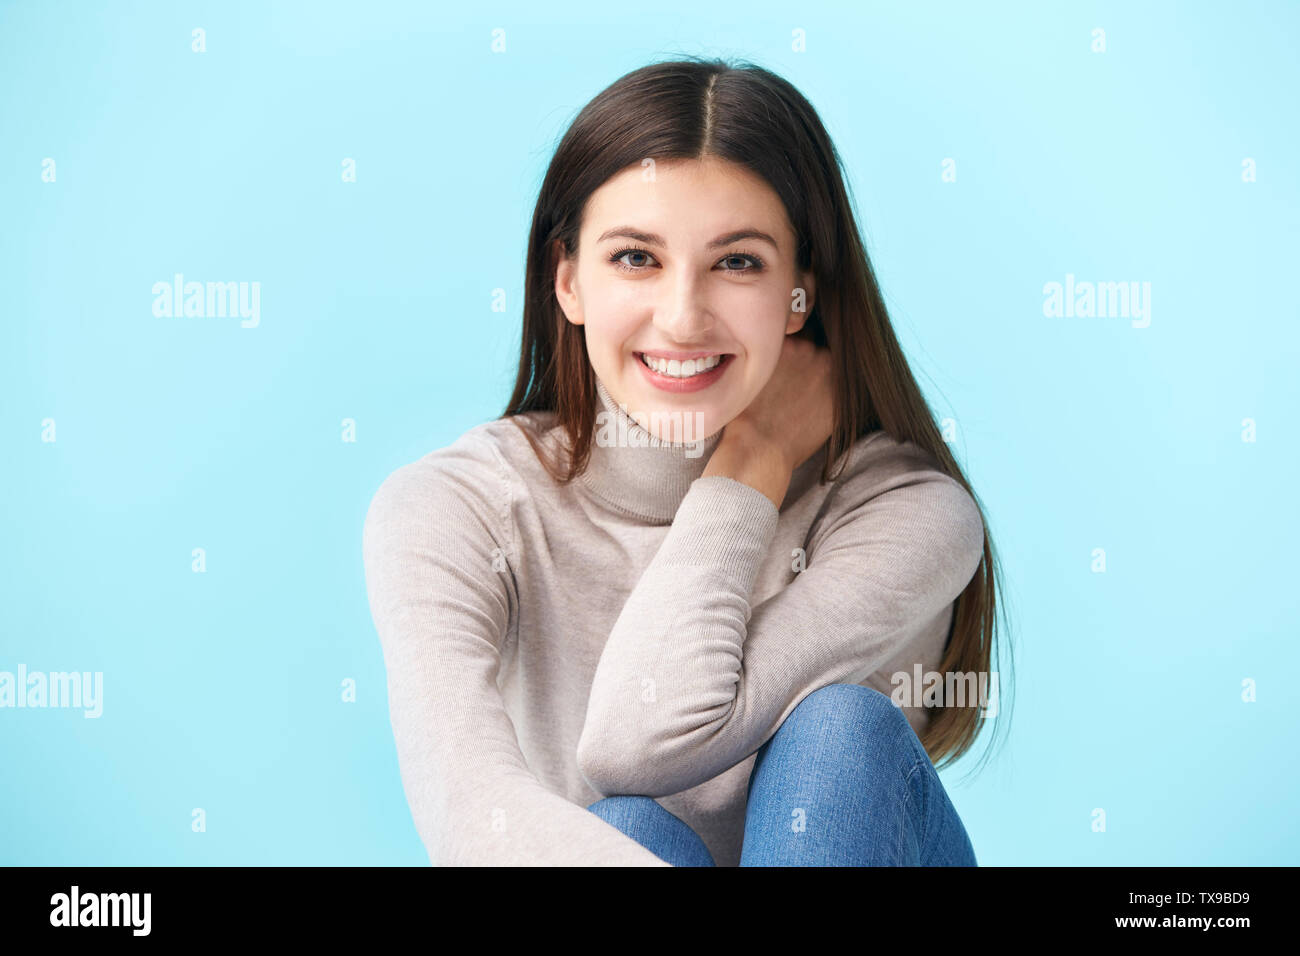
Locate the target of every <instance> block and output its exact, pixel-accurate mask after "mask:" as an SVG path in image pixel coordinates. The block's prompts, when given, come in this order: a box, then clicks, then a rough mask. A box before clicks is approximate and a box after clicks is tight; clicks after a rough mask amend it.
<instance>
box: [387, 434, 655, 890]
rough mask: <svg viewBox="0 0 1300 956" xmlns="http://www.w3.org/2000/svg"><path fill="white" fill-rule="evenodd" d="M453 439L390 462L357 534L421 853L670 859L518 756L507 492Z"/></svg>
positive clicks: (502, 858)
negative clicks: (508, 639) (394, 465)
mask: <svg viewBox="0 0 1300 956" xmlns="http://www.w3.org/2000/svg"><path fill="white" fill-rule="evenodd" d="M463 447H464V446H463V445H462V446H456V445H453V446H451V450H448V449H444V450H443V451H442V452H435V453H434V455H432V456H426V457H425V458H424V459H422V460H421V461H418V462H414V463H412V464H409V465H405V466H403V467H402V468H399V469H397V470H396V471H395V472H393V474H391V475H390V476H389V477H388V478H387V479H386V480H385V481H384V482H383V484H382V485H381V486H380V488H379V490H378V491H377V492H376V494H375V496H374V498H373V500H372V501H371V504H370V508H369V510H368V512H367V514H366V519H365V526H364V531H363V552H364V561H365V575H366V589H367V592H368V595H369V600H370V608H371V614H372V616H373V618H374V622H375V627H376V629H377V631H378V633H379V638H380V642H381V644H382V647H383V655H384V663H385V666H386V668H387V673H388V699H389V710H390V716H391V720H392V726H393V735H394V738H395V740H396V744H397V756H398V763H399V767H400V772H401V778H402V783H403V787H404V789H405V791H406V797H407V801H408V803H409V804H410V808H411V814H412V817H413V819H414V821H415V826H416V829H417V831H418V832H419V835H420V838H421V840H422V841H423V842H424V845H425V848H426V850H427V851H428V854H429V859H430V861H431V862H432V863H433V864H434V865H436V866H447V865H452V866H455V865H469V866H511V865H528V866H539V865H540V866H591V865H620V866H667V865H668V864H667V863H666V862H665V861H663V860H661V859H660V858H659V857H657V856H655V855H654V854H653V853H651V852H650V851H649V850H647V849H645V848H644V847H642V846H641V845H640V844H639V843H637V842H636V841H635V840H632V839H631V838H629V837H628V836H626V835H624V834H623V833H622V832H621V831H620V830H618V829H617V828H615V827H613V826H611V825H610V824H608V823H606V822H605V821H604V820H602V819H601V818H599V817H598V816H596V815H595V814H594V813H592V812H590V811H589V810H587V809H586V808H585V807H582V806H578V805H577V804H575V803H572V802H570V801H568V800H566V799H565V798H564V797H562V796H561V795H559V794H556V793H554V792H552V791H550V790H549V789H547V788H546V787H545V786H544V785H543V784H542V783H541V782H540V781H539V780H538V779H537V778H536V777H535V776H534V775H533V774H532V772H531V771H530V770H529V769H528V766H527V764H526V763H525V760H524V757H523V755H522V753H521V752H520V749H519V744H518V738H517V737H516V735H515V731H514V726H513V725H512V723H511V721H510V717H509V716H508V714H507V713H506V710H505V708H504V705H503V702H502V698H501V695H500V693H499V691H498V690H497V683H496V679H497V671H498V667H499V665H500V649H501V644H502V640H503V638H504V637H505V635H506V634H507V629H508V627H509V608H510V606H511V603H510V602H511V600H512V589H511V585H510V583H509V581H510V574H511V571H510V568H509V566H508V565H507V564H506V563H505V562H504V561H503V558H504V557H505V556H507V555H510V544H511V541H510V537H509V533H508V531H503V530H502V529H503V528H505V527H507V526H506V524H505V518H507V517H508V512H507V510H506V505H505V502H506V501H507V500H508V499H507V498H506V495H507V492H506V491H505V486H504V484H503V482H502V480H501V476H500V475H499V474H496V473H495V472H493V471H490V470H488V469H489V468H490V467H492V462H491V461H490V460H488V461H484V460H483V459H484V453H483V452H481V451H480V452H475V453H474V454H468V453H466V452H464V451H463V450H462V451H460V452H457V451H456V449H458V448H461V449H463ZM488 457H489V458H490V456H488Z"/></svg>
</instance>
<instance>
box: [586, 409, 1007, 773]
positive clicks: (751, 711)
mask: <svg viewBox="0 0 1300 956" xmlns="http://www.w3.org/2000/svg"><path fill="white" fill-rule="evenodd" d="M862 441H863V446H864V447H863V454H864V456H865V462H864V463H863V467H861V468H860V469H858V470H856V472H855V473H854V474H853V475H851V476H850V477H848V478H844V479H842V480H843V483H842V484H841V485H839V486H838V487H837V488H836V489H835V490H834V491H833V492H832V496H831V498H830V501H829V505H828V507H829V510H828V511H827V513H826V514H825V515H824V517H823V520H822V521H821V523H820V524H819V525H818V526H817V527H816V529H815V531H814V533H813V535H812V537H811V539H810V541H809V545H808V554H807V563H806V567H805V568H804V569H803V570H802V571H800V572H799V573H798V574H797V575H796V576H795V578H794V580H793V581H792V582H791V583H790V584H788V585H786V586H785V587H784V588H782V589H781V590H780V591H779V592H777V593H776V594H775V595H773V596H772V597H770V598H768V599H767V600H766V601H763V602H762V603H761V604H758V605H757V606H756V607H751V605H750V595H751V590H752V588H753V586H754V581H755V578H756V576H757V574H758V571H759V568H760V567H761V566H762V564H763V563H764V562H765V561H767V560H769V559H771V558H773V557H774V556H773V555H772V554H771V547H772V543H773V539H774V536H775V532H776V526H777V518H778V514H779V513H778V510H777V508H776V506H775V505H774V504H773V503H772V501H771V500H770V499H768V498H767V497H766V496H765V495H764V494H763V493H762V492H760V491H758V490H757V489H755V488H752V487H750V486H749V485H746V484H744V483H742V482H739V481H736V480H735V479H732V478H730V477H725V476H721V475H710V476H706V477H701V478H698V479H696V480H695V482H694V483H692V485H691V487H690V490H689V491H688V492H687V493H686V496H685V498H684V499H683V500H682V502H681V505H680V506H679V508H678V510H677V513H676V516H675V517H674V519H673V523H672V527H671V528H670V529H669V531H668V534H667V535H666V537H665V538H664V541H663V543H662V544H661V546H660V548H659V551H658V552H657V553H656V555H655V557H654V558H653V560H652V561H651V562H650V564H649V566H648V567H647V568H646V571H645V572H644V574H643V575H642V577H641V578H640V580H639V581H638V583H637V585H636V587H635V588H634V589H633V591H632V594H631V595H630V596H629V598H628V601H627V603H626V604H625V605H624V607H623V610H622V612H621V614H620V616H619V617H618V619H617V620H616V622H615V624H614V628H613V630H612V632H611V633H610V636H609V639H608V641H607V643H606V645H605V647H604V649H603V651H602V654H601V658H600V661H599V663H598V665H597V669H596V674H595V678H594V682H593V688H592V692H591V697H590V700H589V703H588V709H587V715H586V719H585V723H584V725H583V732H582V737H581V739H580V741H579V744H578V766H579V769H580V771H581V772H582V773H583V775H584V776H585V777H586V778H587V780H588V782H589V783H590V784H591V786H592V787H593V788H594V789H595V790H596V791H597V792H598V793H601V794H606V795H608V794H614V793H637V794H645V795H647V796H665V795H669V794H674V793H678V792H680V791H682V790H686V789H688V788H690V787H693V786H696V785H698V784H700V783H703V782H704V781H706V780H710V779H712V778H713V777H715V776H717V775H718V774H720V773H722V772H724V771H726V770H728V769H729V768H731V767H732V766H734V765H735V764H737V763H739V762H740V761H741V760H743V759H745V758H746V757H748V756H749V755H750V754H752V753H754V752H755V751H756V750H758V748H759V747H761V746H762V745H763V744H764V743H765V742H767V740H769V739H770V738H771V737H772V735H773V734H774V733H776V731H777V729H778V728H779V727H780V726H781V723H782V722H783V721H784V720H785V718H786V717H787V716H788V715H789V714H790V713H791V711H793V710H794V708H795V707H796V706H797V705H798V704H799V702H800V701H801V700H803V698H804V697H806V696H807V695H808V694H810V693H812V692H813V691H814V690H817V689H818V688H821V687H824V686H826V685H828V684H832V683H860V682H861V681H863V680H865V679H866V678H867V677H869V676H870V675H871V674H873V673H874V672H875V671H876V670H878V669H879V668H880V667H881V666H882V665H883V664H885V663H886V662H888V661H889V660H890V659H892V658H894V657H895V656H896V655H897V653H898V652H899V650H900V648H901V647H902V646H904V645H905V643H906V642H907V641H909V640H910V639H912V637H913V636H915V635H916V634H918V633H919V632H920V631H921V629H923V628H925V627H926V626H928V625H930V624H931V623H932V622H933V620H934V618H935V617H936V615H938V614H939V613H940V612H941V611H943V610H944V609H945V608H947V606H948V605H950V604H951V603H952V602H953V600H954V599H955V598H956V597H957V596H958V595H959V594H960V593H961V592H962V591H963V590H964V589H965V587H966V585H967V584H968V583H969V582H970V580H971V577H972V576H973V575H974V573H975V571H976V569H977V568H978V566H979V562H980V560H981V558H982V555H983V548H984V525H983V520H982V518H981V516H980V512H979V509H978V507H977V505H976V503H975V501H974V499H973V498H972V497H971V496H970V494H969V493H968V492H967V491H966V489H965V488H963V487H962V486H961V484H960V483H958V482H957V481H955V480H954V479H952V478H951V477H949V476H948V475H946V474H944V473H943V472H942V471H939V470H938V468H937V462H934V461H933V458H932V457H931V456H929V455H928V453H925V452H923V451H922V450H921V449H919V448H917V447H916V446H915V445H912V444H911V443H898V442H894V441H893V440H892V439H890V438H889V437H888V436H885V435H884V434H883V433H879V436H878V437H877V438H871V439H865V440H862ZM931 463H933V467H931ZM782 560H791V556H790V555H784V556H782Z"/></svg>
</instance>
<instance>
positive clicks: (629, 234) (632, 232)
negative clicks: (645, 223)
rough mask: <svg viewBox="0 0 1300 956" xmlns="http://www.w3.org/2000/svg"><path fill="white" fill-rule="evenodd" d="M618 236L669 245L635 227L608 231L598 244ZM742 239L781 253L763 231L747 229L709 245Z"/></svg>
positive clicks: (726, 243)
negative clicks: (756, 242)
mask: <svg viewBox="0 0 1300 956" xmlns="http://www.w3.org/2000/svg"><path fill="white" fill-rule="evenodd" d="M616 236H623V237H625V238H627V239H635V240H636V241H637V242H644V243H646V244H647V245H652V246H663V247H665V248H666V247H667V246H668V243H667V242H666V241H665V240H664V237H663V236H661V235H659V234H658V233H655V232H644V231H642V230H640V229H637V228H636V227H635V226H615V227H614V228H613V229H607V230H605V231H604V232H602V233H601V234H600V238H598V239H597V240H596V241H597V242H604V241H605V240H606V239H613V238H614V237H616ZM742 239H758V240H759V241H761V242H766V243H768V244H769V245H770V246H771V247H772V248H773V249H776V250H777V251H780V249H781V247H780V246H779V245H777V242H776V240H775V239H773V238H772V237H771V236H770V235H768V234H767V233H765V232H763V231H762V230H761V229H754V228H752V227H748V226H747V227H745V228H743V229H737V230H736V231H735V232H729V233H727V234H726V235H722V236H718V238H716V239H714V240H713V241H712V242H710V243H709V244H708V247H707V248H709V249H718V248H721V247H722V246H729V245H731V244H732V243H733V242H740V240H742Z"/></svg>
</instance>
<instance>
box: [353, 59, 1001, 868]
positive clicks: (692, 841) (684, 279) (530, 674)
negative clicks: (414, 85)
mask: <svg viewBox="0 0 1300 956" xmlns="http://www.w3.org/2000/svg"><path fill="white" fill-rule="evenodd" d="M364 552H365V565H366V579H367V588H368V592H369V597H370V603H371V608H372V612H373V615H374V619H375V624H376V627H377V629H378V632H379V636H380V638H381V640H382V645H383V651H384V658H385V664H386V667H387V672H388V685H389V700H390V707H391V714H392V722H393V729H394V735H395V737H396V742H397V749H398V756H399V762H400V767H401V774H402V779H403V783H404V786H405V789H406V793H407V797H408V800H409V802H410V806H411V810H412V814H413V816H414V819H415V823H416V826H417V829H418V831H419V833H420V836H421V838H422V839H423V840H424V843H425V846H426V848H427V849H428V852H429V856H430V859H431V860H432V862H433V863H434V864H436V865H445V864H470V865H500V864H533V865H539V864H540V865H570V864H580V865H586V864H596V865H659V866H662V865H684V866H709V865H719V866H736V865H740V866H760V865H877V864H884V865H891V864H892V865H899V864H918V865H974V864H975V862H976V860H975V855H974V851H973V849H972V847H971V843H970V841H969V839H968V837H967V834H966V831H965V829H964V827H963V826H962V823H961V820H960V819H959V818H958V816H957V814H956V812H955V810H954V809H953V806H952V803H951V802H950V801H949V799H948V797H947V795H946V794H945V792H944V789H943V786H942V785H941V783H940V781H939V777H938V775H937V774H936V772H935V766H934V763H933V761H935V760H940V759H944V758H947V759H949V760H951V759H955V758H956V757H958V756H960V755H961V754H963V753H964V752H966V751H967V750H968V749H969V748H970V747H971V745H972V743H973V742H974V740H975V738H976V735H977V734H978V733H979V731H980V729H981V724H982V720H981V718H982V714H981V708H980V706H978V705H979V704H983V703H987V698H981V699H979V700H975V699H968V700H965V701H957V700H955V699H953V698H952V697H951V695H949V696H948V697H941V696H936V695H935V693H934V684H933V682H931V683H930V684H928V685H927V687H928V688H929V689H930V690H931V693H930V695H929V696H928V697H923V696H922V688H921V687H918V686H915V681H914V680H913V677H914V675H919V674H921V673H925V672H932V671H933V672H938V673H941V674H945V675H947V674H958V675H967V676H968V677H969V676H975V677H977V678H978V679H979V681H980V683H979V686H980V687H981V688H983V687H985V686H986V685H985V684H984V683H983V682H984V681H985V680H987V678H988V676H989V675H990V665H991V659H990V658H991V653H992V648H993V616H994V605H995V592H994V556H993V552H992V546H991V544H990V542H989V538H988V535H987V533H986V530H985V527H984V521H983V516H982V512H981V509H980V507H979V506H978V504H977V502H976V499H975V496H974V495H973V493H972V492H971V490H970V488H969V485H968V483H967V482H966V479H965V478H964V477H963V475H962V472H961V470H960V469H959V468H958V466H957V463H956V461H955V460H954V459H953V456H952V454H951V453H950V452H949V450H948V447H947V445H946V444H945V442H944V440H943V438H942V437H941V435H940V433H939V431H938V429H937V428H936V426H935V423H934V420H933V416H932V414H931V412H930V410H929V409H928V407H927V405H926V403H925V400H924V398H923V397H922V395H921V392H920V390H919V389H918V388H917V385H916V383H915V381H914V380H913V377H912V375H911V372H910V370H909V369H908V365H907V362H906V360H905V359H904V356H903V353H902V351H901V350H900V348H899V345H898V342H897V340H896V339H895V337H894V334H893V331H892V329H891V327H890V324H889V321H888V318H887V316H886V312H885V308H884V305H883V302H882V300H881V296H880V292H879V290H878V288H877V286H876V282H875V278H874V276H873V273H872V270H871V266H870V264H869V262H868V259H867V255H866V252H865V250H864V248H863V245H862V241H861V239H860V237H859V233H858V229H857V226H856V224H855V222H854V219H853V215H852V212H851V209H850V203H849V200H848V197H847V195H846V191H845V188H844V183H843V181H842V179H841V174H840V170H839V157H838V155H837V153H836V152H835V149H834V147H833V146H832V144H831V142H830V140H829V138H828V137H827V134H826V131H825V129H824V128H823V126H822V124H821V122H820V120H819V119H818V117H817V115H816V113H815V112H814V110H813V108H812V107H811V106H810V105H809V103H808V102H807V101H806V100H805V99H804V97H803V96H802V95H800V94H799V93H798V91H796V90H795V89H794V88H793V87H792V86H791V85H790V84H789V83H787V82H786V81H784V80H782V79H780V78H778V77H777V76H775V75H773V74H771V73H770V72H767V71H765V70H763V69H761V68H758V67H754V66H752V65H747V64H745V65H741V66H730V65H728V64H726V63H723V62H721V61H709V60H684V61H679V62H668V63H659V64H655V65H652V66H648V67H645V68H643V69H639V70H636V71H634V72H632V73H630V74H628V75H627V76H625V77H623V78H622V79H620V80H619V81H617V82H616V83H614V84H613V85H612V86H610V87H609V88H608V89H606V90H605V91H603V92H602V93H600V94H599V95H598V96H597V97H596V98H595V99H594V100H593V101H592V102H591V103H590V104H588V105H587V106H586V107H585V108H584V109H583V110H582V112H581V113H580V114H579V115H578V117H577V118H576V119H575V120H574V122H573V124H572V126H571V127H570V128H569V130H568V132H567V133H566V135H565V136H564V138H563V140H562V142H561V143H560V145H559V147H558V148H557V150H556V152H555V156H554V158H553V159H552V161H551V164H550V168H549V170H548V171H547V174H546V178H545V181H544V182H543V184H542V187H541V194H540V196H539V198H538V201H537V207H536V211H535V214H534V217H533V223H532V231H531V236H530V238H529V246H528V262H527V275H526V299H525V302H524V315H523V335H522V354H521V356H520V363H519V371H518V379H517V382H516V385H515V390H514V394H513V396H512V397H511V399H510V402H509V405H508V407H507V408H506V410H505V412H504V413H503V415H502V416H501V417H500V418H498V419H496V420H494V421H490V422H487V423H485V424H482V425H479V426H477V427H475V428H473V429H471V430H470V431H469V432H467V433H466V434H465V435H463V436H462V437H461V438H460V439H458V440H457V441H456V442H454V443H453V444H451V445H450V446H448V447H446V448H443V449H439V450H437V451H434V452H431V453H430V454H428V455H426V456H424V457H423V458H421V459H420V460H418V461H415V462H413V463H411V464H408V465H405V466H403V467H401V468H399V469H397V470H396V471H395V472H394V473H393V474H392V475H390V476H389V477H388V479H387V480H386V481H385V482H384V483H383V485H382V486H381V487H380V489H379V490H378V492H377V493H376V495H375V497H374V500H373V501H372V503H371V507H370V511H369V513H368V515H367V519H366V525H365V532H364ZM951 686H952V684H951V683H950V682H949V683H948V684H947V687H949V688H951ZM966 686H971V685H969V684H967V685H966ZM944 689H945V687H944V686H940V687H939V691H940V692H942V691H944ZM900 690H904V691H906V692H905V693H900ZM891 696H893V697H894V699H891Z"/></svg>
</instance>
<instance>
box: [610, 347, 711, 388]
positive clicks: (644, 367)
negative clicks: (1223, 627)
mask: <svg viewBox="0 0 1300 956" xmlns="http://www.w3.org/2000/svg"><path fill="white" fill-rule="evenodd" d="M634 354H635V356H636V364H637V365H639V366H640V367H641V371H642V372H643V373H644V375H645V376H646V379H647V380H648V381H649V382H650V384H651V385H653V386H654V387H655V388H658V389H662V390H663V391H665V392H695V391H699V390H700V389H702V388H707V387H708V386H710V385H712V384H713V383H714V382H716V381H717V380H718V379H719V378H720V377H721V376H722V373H723V372H725V371H726V369H727V366H728V365H730V364H731V360H732V359H733V358H735V356H734V355H732V354H731V353H729V352H715V353H703V354H698V355H696V356H694V357H692V358H688V359H676V358H674V359H669V358H666V357H664V356H656V355H653V354H651V355H647V354H646V353H645V352H636V353H634Z"/></svg>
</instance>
